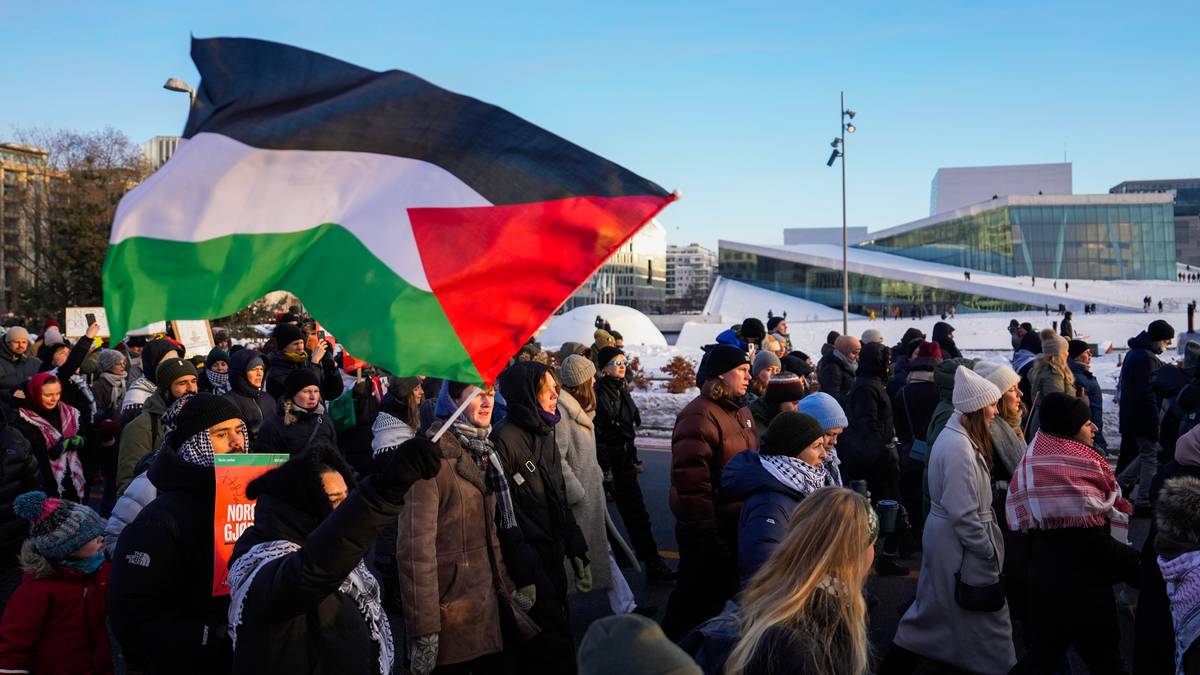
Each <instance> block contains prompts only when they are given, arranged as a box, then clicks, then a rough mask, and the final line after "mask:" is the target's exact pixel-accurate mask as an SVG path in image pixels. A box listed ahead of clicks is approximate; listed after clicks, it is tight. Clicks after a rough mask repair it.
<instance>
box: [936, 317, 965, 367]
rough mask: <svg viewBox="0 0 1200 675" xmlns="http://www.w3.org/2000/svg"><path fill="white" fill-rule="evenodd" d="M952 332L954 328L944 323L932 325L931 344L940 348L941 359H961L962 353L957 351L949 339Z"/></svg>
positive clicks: (956, 347)
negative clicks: (934, 343)
mask: <svg viewBox="0 0 1200 675" xmlns="http://www.w3.org/2000/svg"><path fill="white" fill-rule="evenodd" d="M953 332H954V326H951V325H950V324H948V323H946V322H945V321H939V322H937V323H935V324H933V342H936V343H938V346H940V347H941V348H942V358H943V359H958V358H962V352H960V351H958V345H956V344H954V338H952V337H950V334H951V333H953Z"/></svg>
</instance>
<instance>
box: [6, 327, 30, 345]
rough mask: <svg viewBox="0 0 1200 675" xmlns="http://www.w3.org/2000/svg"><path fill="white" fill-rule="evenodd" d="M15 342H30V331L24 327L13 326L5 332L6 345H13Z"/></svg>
mask: <svg viewBox="0 0 1200 675" xmlns="http://www.w3.org/2000/svg"><path fill="white" fill-rule="evenodd" d="M13 340H26V341H28V340H29V331H27V330H25V328H24V327H22V326H13V327H12V328H9V329H8V330H6V331H4V344H12V341H13Z"/></svg>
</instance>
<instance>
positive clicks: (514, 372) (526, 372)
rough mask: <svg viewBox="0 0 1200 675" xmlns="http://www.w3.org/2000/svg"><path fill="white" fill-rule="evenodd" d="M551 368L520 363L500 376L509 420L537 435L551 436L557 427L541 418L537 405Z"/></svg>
mask: <svg viewBox="0 0 1200 675" xmlns="http://www.w3.org/2000/svg"><path fill="white" fill-rule="evenodd" d="M548 372H550V366H548V365H546V364H544V363H538V362H537V361H518V362H516V363H514V364H513V365H512V366H511V367H510V368H508V369H507V370H505V371H504V372H503V373H500V390H501V391H503V392H504V400H505V401H506V402H507V403H508V421H509V422H511V423H514V424H516V425H517V426H519V427H521V428H522V429H524V430H525V431H528V432H530V433H534V434H549V433H553V432H554V428H553V427H551V426H550V425H549V424H546V422H545V420H543V419H542V416H541V413H540V412H539V411H540V410H541V408H540V407H539V406H538V402H537V388H538V384H540V383H541V382H542V380H543V379H545V377H546V373H548Z"/></svg>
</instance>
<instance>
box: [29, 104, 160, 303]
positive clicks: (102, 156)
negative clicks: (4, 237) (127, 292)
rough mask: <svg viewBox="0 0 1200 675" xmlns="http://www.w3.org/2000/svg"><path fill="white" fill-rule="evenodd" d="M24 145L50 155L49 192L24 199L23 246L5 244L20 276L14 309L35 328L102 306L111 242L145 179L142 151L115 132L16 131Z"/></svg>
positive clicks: (46, 189) (47, 188)
mask: <svg viewBox="0 0 1200 675" xmlns="http://www.w3.org/2000/svg"><path fill="white" fill-rule="evenodd" d="M16 137H17V139H18V140H19V141H20V142H21V143H24V144H25V145H31V146H35V147H39V148H42V149H45V150H47V151H48V152H49V157H48V160H47V161H48V163H49V165H50V168H51V169H52V173H51V175H49V176H48V177H47V178H48V180H46V182H45V184H44V190H45V195H44V197H40V198H39V196H38V195H33V198H29V199H26V200H24V201H25V208H26V214H25V216H26V217H25V218H24V222H25V224H26V231H25V232H24V234H25V235H26V241H25V242H24V244H25V245H20V246H6V249H7V250H6V256H7V257H8V259H9V261H10V263H9V264H12V263H15V264H16V266H17V267H18V268H19V270H20V272H21V274H20V275H19V276H20V279H19V280H12V279H10V280H9V283H10V284H12V283H14V281H17V282H18V283H19V284H20V293H19V295H18V301H17V307H16V308H15V309H16V311H17V312H18V313H19V314H21V315H23V316H25V317H27V318H34V319H35V321H36V322H37V323H40V322H41V321H42V320H45V319H46V318H48V317H60V318H61V314H62V311H63V308H64V307H68V306H78V305H100V304H102V302H103V283H102V279H101V273H102V270H103V267H104V258H105V255H106V254H107V252H108V237H109V232H110V230H111V228H112V221H113V216H114V214H115V213H116V208H117V203H118V202H119V201H120V200H121V197H122V196H124V195H125V193H126V192H128V191H129V190H130V189H132V188H133V187H134V186H135V185H137V184H138V183H139V182H140V181H141V180H142V179H143V178H145V176H146V174H147V167H146V165H145V163H144V162H143V160H142V156H141V151H140V149H139V148H138V146H137V145H135V144H134V143H133V142H132V141H131V140H130V139H129V137H128V136H126V135H125V134H124V133H122V132H120V131H118V130H116V129H113V128H111V127H108V128H105V129H103V130H101V131H89V132H80V131H73V130H69V129H56V130H51V129H38V128H32V129H18V130H17V131H16Z"/></svg>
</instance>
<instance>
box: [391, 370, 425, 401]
mask: <svg viewBox="0 0 1200 675" xmlns="http://www.w3.org/2000/svg"><path fill="white" fill-rule="evenodd" d="M420 386H421V378H419V377H395V376H393V377H390V378H388V390H387V393H389V394H391V395H392V398H395V399H398V400H404V399H407V398H408V396H409V395H410V394H412V393H413V391H414V390H416V389H418V388H419V387H420Z"/></svg>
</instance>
